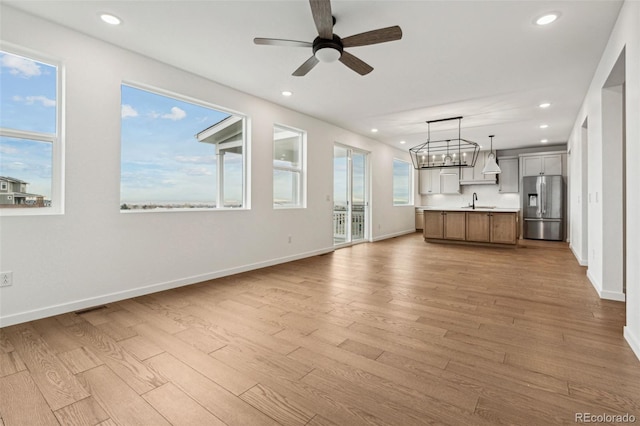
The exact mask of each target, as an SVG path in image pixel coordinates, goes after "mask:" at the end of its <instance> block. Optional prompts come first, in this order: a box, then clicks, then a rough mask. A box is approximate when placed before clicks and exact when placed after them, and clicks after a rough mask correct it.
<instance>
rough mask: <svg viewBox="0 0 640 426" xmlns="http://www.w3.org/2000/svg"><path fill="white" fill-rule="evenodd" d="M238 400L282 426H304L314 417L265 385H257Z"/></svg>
mask: <svg viewBox="0 0 640 426" xmlns="http://www.w3.org/2000/svg"><path fill="white" fill-rule="evenodd" d="M240 398H241V399H242V400H243V401H246V402H248V403H249V404H251V405H253V406H254V407H256V408H257V409H258V410H260V411H262V412H263V413H265V414H267V415H268V416H270V417H271V418H273V419H274V420H276V421H277V422H278V423H279V424H281V425H284V426H297V425H306V424H307V423H308V422H309V420H311V418H313V416H314V415H315V414H314V413H312V412H309V411H307V410H306V409H305V408H304V407H302V406H300V405H298V404H296V403H295V402H294V401H291V400H289V399H287V397H285V396H283V395H280V394H279V393H278V392H276V391H274V390H273V389H271V388H269V387H268V386H266V385H261V384H257V385H255V386H254V387H252V388H251V389H249V390H248V391H246V392H245V393H243V394H242V395H240Z"/></svg>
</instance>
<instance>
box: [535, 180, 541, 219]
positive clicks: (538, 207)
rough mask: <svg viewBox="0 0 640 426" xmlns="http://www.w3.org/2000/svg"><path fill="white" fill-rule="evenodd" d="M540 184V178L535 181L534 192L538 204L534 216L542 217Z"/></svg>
mask: <svg viewBox="0 0 640 426" xmlns="http://www.w3.org/2000/svg"><path fill="white" fill-rule="evenodd" d="M541 185H542V182H541V181H540V178H538V179H536V192H537V193H538V200H537V201H538V203H537V206H536V216H538V217H540V216H542V187H541Z"/></svg>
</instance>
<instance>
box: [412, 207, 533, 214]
mask: <svg viewBox="0 0 640 426" xmlns="http://www.w3.org/2000/svg"><path fill="white" fill-rule="evenodd" d="M416 210H422V211H424V210H437V211H447V212H496V213H518V212H519V211H520V209H519V208H515V207H494V206H476V208H475V210H474V209H472V208H471V207H438V206H417V207H416Z"/></svg>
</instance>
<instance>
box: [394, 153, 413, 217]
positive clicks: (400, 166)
mask: <svg viewBox="0 0 640 426" xmlns="http://www.w3.org/2000/svg"><path fill="white" fill-rule="evenodd" d="M411 171H412V166H411V163H409V162H407V161H402V160H398V159H395V158H394V160H393V205H394V206H407V205H410V204H413V201H412V199H413V190H412V185H411V183H412V181H413V179H411V176H412V175H411Z"/></svg>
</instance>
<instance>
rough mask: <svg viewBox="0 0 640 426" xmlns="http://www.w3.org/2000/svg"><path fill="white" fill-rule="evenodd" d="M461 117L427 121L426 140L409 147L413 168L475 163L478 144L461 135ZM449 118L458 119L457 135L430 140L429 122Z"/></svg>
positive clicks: (438, 167) (462, 165) (458, 165)
mask: <svg viewBox="0 0 640 426" xmlns="http://www.w3.org/2000/svg"><path fill="white" fill-rule="evenodd" d="M462 118H463V117H462V116H460V117H451V118H441V119H439V120H429V121H427V141H426V142H424V143H422V144H420V145H416V146H414V147H412V148H409V154H410V155H411V161H412V163H413V167H414V169H416V170H422V169H442V168H449V167H458V168H462V167H474V166H475V165H476V160H477V159H478V154H479V153H480V145H478V144H477V143H475V142H473V141H470V140H467V139H463V138H462V137H461V124H462ZM451 120H458V137H457V138H451V139H440V140H431V124H433V123H439V122H443V121H451Z"/></svg>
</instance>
